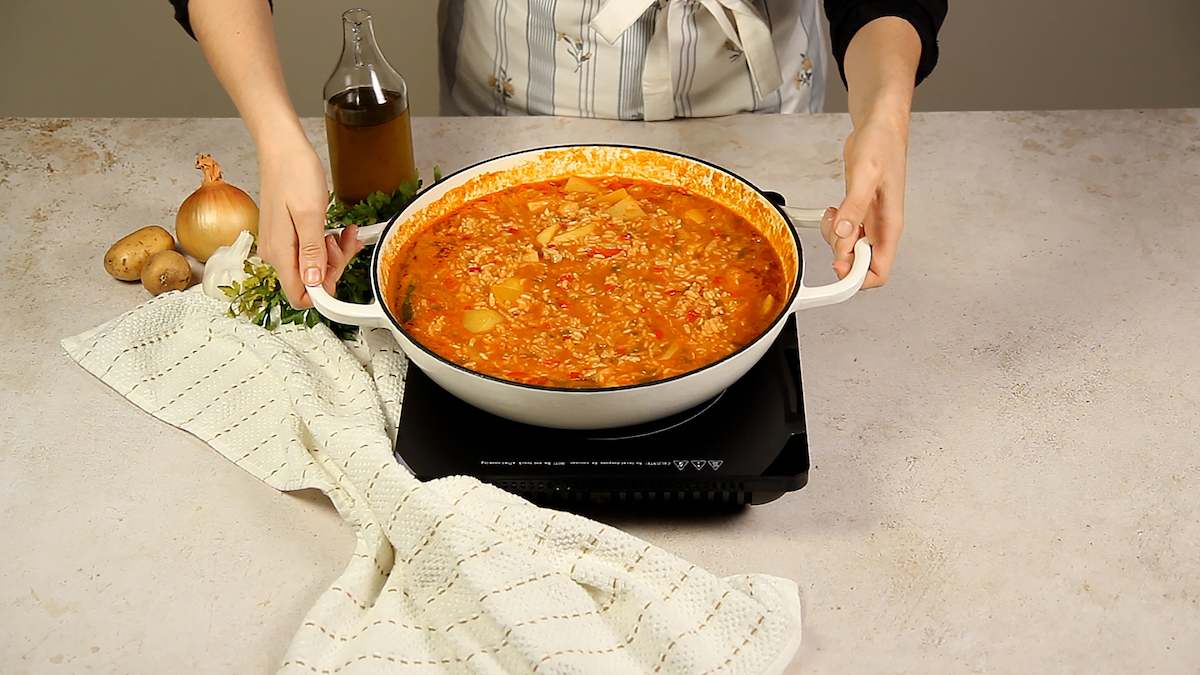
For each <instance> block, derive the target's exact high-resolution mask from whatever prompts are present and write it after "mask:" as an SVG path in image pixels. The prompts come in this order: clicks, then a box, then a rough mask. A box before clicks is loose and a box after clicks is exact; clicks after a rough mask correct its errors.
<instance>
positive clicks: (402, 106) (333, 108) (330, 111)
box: [325, 9, 417, 204]
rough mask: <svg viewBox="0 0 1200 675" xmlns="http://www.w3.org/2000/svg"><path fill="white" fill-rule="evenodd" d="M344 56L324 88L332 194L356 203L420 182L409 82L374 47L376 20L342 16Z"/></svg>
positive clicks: (356, 12) (362, 13)
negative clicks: (414, 153)
mask: <svg viewBox="0 0 1200 675" xmlns="http://www.w3.org/2000/svg"><path fill="white" fill-rule="evenodd" d="M342 28H343V31H344V34H343V42H342V57H341V59H340V60H339V61H338V65H337V68H335V69H334V71H333V74H332V75H330V76H329V80H328V81H327V82H326V83H325V136H326V140H327V141H328V143H329V169H330V173H331V174H332V175H333V192H334V194H335V195H336V196H337V198H338V199H339V200H341V201H342V202H343V203H345V204H355V203H357V202H360V201H362V200H364V199H366V198H367V196H368V195H370V194H371V193H372V192H376V191H382V192H385V193H388V194H390V193H392V192H394V191H395V190H396V188H398V187H400V185H402V184H404V183H406V182H409V181H413V180H415V179H416V177H417V169H416V165H415V163H414V162H413V147H412V126H411V123H410V121H409V111H408V91H407V87H406V86H405V84H404V78H402V77H400V74H399V73H397V72H396V70H395V69H394V68H392V66H391V65H390V64H389V63H388V62H387V59H386V58H384V56H383V53H382V52H381V51H380V50H379V46H378V45H377V44H376V42H375V30H374V27H373V26H372V23H371V15H370V14H369V13H368V12H367V11H366V10H362V9H352V10H349V11H347V12H346V13H344V14H342Z"/></svg>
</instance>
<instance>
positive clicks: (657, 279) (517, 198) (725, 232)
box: [386, 177, 786, 388]
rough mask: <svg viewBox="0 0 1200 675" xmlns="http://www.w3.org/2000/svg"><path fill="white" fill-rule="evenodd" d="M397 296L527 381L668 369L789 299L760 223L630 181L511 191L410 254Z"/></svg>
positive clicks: (433, 325) (419, 333)
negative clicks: (756, 227) (755, 224)
mask: <svg viewBox="0 0 1200 675" xmlns="http://www.w3.org/2000/svg"><path fill="white" fill-rule="evenodd" d="M390 264H391V265H392V266H393V267H392V269H391V274H390V275H389V284H390V286H389V288H387V289H386V295H387V302H388V303H389V306H390V307H391V310H392V312H393V313H394V315H395V316H396V317H397V318H399V320H400V322H401V324H402V325H403V326H404V329H405V330H406V331H408V333H409V334H410V335H411V336H412V337H413V338H415V339H416V341H418V342H420V343H421V344H422V345H424V346H425V347H427V348H429V349H430V350H432V351H434V352H436V353H437V354H439V355H440V356H442V357H444V358H446V359H448V360H450V361H453V362H455V363H457V364H459V365H462V366H464V367H466V368H469V369H471V370H474V371H477V372H481V373H486V374H488V375H492V376H495V377H499V378H502V379H506V380H511V381H514V382H520V383H524V384H537V385H545V386H556V387H577V388H603V387H615V386H622V385H629V384H638V383H642V382H649V381H654V380H661V379H665V378H668V377H671V376H673V375H678V374H681V373H685V372H688V371H692V370H695V369H697V368H700V367H702V366H704V365H707V364H709V363H712V362H714V361H717V360H719V359H721V358H723V357H725V356H727V355H729V354H730V353H732V352H734V351H736V350H738V349H740V348H741V347H743V346H744V345H746V344H747V343H749V342H751V341H753V340H754V339H755V338H757V337H758V336H759V335H760V334H761V333H762V331H763V330H765V329H766V327H767V325H768V324H770V323H771V321H772V320H773V319H774V318H775V317H776V315H777V314H778V312H779V310H780V307H781V303H782V302H783V301H784V299H785V298H786V295H785V291H786V282H785V280H784V277H783V269H782V265H781V264H780V261H779V258H778V256H777V254H776V253H775V251H774V249H772V248H771V245H770V244H769V243H768V242H767V240H766V238H764V237H763V236H762V235H761V234H760V233H759V232H758V231H757V230H756V229H755V228H754V227H753V226H751V225H750V223H748V222H746V220H745V219H743V218H741V217H740V216H738V215H737V214H735V213H734V212H733V211H731V210H729V209H728V208H726V207H724V206H722V205H720V204H718V203H716V202H714V201H711V200H709V199H707V198H704V197H701V196H698V195H695V194H692V193H690V192H688V191H686V190H683V189H681V188H676V187H669V186H664V185H658V184H655V183H649V182H644V181H636V180H629V179H625V178H619V177H609V178H587V179H582V178H574V177H573V178H569V179H561V180H555V181H548V182H544V183H532V184H527V185H521V186H517V187H513V188H510V189H507V190H503V191H501V192H497V193H494V194H491V195H488V196H486V197H482V198H480V199H477V200H475V201H472V202H469V203H467V204H465V205H463V206H462V207H461V208H459V209H457V210H455V211H454V212H452V213H450V214H448V215H446V216H444V217H443V218H441V219H439V220H437V221H435V222H433V223H431V224H430V225H429V226H428V227H426V228H425V229H424V230H422V231H421V232H419V233H417V234H416V235H415V236H414V237H412V238H411V239H410V240H409V241H408V242H406V243H405V245H404V246H403V248H401V249H400V251H399V252H398V255H396V256H395V257H394V258H392V260H391V262H390Z"/></svg>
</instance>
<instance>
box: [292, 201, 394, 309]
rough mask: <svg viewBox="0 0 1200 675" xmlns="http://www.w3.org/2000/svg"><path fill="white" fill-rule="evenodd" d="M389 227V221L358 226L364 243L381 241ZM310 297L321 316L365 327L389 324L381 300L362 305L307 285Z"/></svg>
mask: <svg viewBox="0 0 1200 675" xmlns="http://www.w3.org/2000/svg"><path fill="white" fill-rule="evenodd" d="M385 227H387V223H376V224H374V225H366V226H364V227H360V228H358V238H359V240H360V241H362V242H363V243H364V244H374V243H377V242H378V241H379V236H380V235H381V234H382V233H383V229H384V228H385ZM341 231H342V228H337V229H334V230H328V231H327V233H328V234H339V233H341ZM305 290H307V291H308V297H310V298H312V301H313V307H316V308H317V311H318V312H319V313H320V314H321V316H323V317H325V318H326V319H329V320H330V321H336V322H338V323H344V324H347V325H350V326H363V327H365V328H374V327H376V326H387V325H388V319H387V315H385V314H384V313H383V307H381V306H380V305H379V300H378V299H375V300H373V301H371V303H370V304H367V305H360V304H356V303H353V302H345V301H343V300H338V299H337V298H335V297H333V296H332V295H330V294H329V293H328V292H327V291H326V290H325V287H324V286H321V285H319V284H318V285H316V286H307V287H306V288H305Z"/></svg>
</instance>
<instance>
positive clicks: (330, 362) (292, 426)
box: [63, 288, 800, 675]
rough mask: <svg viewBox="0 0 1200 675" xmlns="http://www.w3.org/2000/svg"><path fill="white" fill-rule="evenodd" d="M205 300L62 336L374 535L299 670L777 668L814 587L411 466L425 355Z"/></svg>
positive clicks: (311, 616) (299, 638) (292, 669)
mask: <svg viewBox="0 0 1200 675" xmlns="http://www.w3.org/2000/svg"><path fill="white" fill-rule="evenodd" d="M225 309H226V305H225V304H224V303H223V302H221V301H219V300H215V299H212V298H209V297H207V296H205V295H204V294H203V293H202V292H201V291H200V289H199V288H193V289H191V290H189V291H184V292H176V293H169V294H166V295H162V296H159V297H157V298H155V299H153V300H151V301H149V302H147V303H146V304H144V305H142V306H140V307H138V308H136V309H134V310H132V311H130V312H127V313H126V314H124V315H122V316H120V317H118V318H116V319H113V320H112V321H110V322H108V323H105V324H104V325H102V326H100V327H98V328H95V329H93V330H90V331H88V332H86V333H83V334H82V335H79V336H76V337H74V338H69V339H67V340H64V341H63V346H64V348H65V349H66V350H67V353H69V354H70V355H71V357H72V358H74V359H75V360H76V361H77V362H78V363H79V364H80V365H81V366H83V367H84V368H85V369H87V370H88V371H89V372H91V373H93V374H94V375H95V376H96V377H98V378H99V379H100V380H102V381H103V382H105V383H106V384H108V385H109V386H111V387H112V388H113V389H115V390H116V391H118V392H119V393H120V394H122V395H123V396H125V397H126V398H128V399H129V400H130V401H132V402H133V403H134V404H135V405H137V406H138V407H140V408H142V409H143V410H145V411H147V412H149V413H150V414H151V415H154V416H155V417H157V418H158V419H160V420H162V421H164V422H167V423H168V424H171V425H174V426H176V427H179V428H181V429H184V430H186V431H188V432H191V433H192V434H194V435H196V436H198V437H199V438H201V439H203V440H204V441H205V442H207V443H208V444H209V445H211V446H212V447H213V448H214V449H215V450H216V451H217V452H219V453H221V454H222V455H224V456H225V457H227V458H228V459H230V460H231V461H233V462H234V463H236V464H237V465H238V466H240V467H242V468H243V469H245V470H246V471H249V472H250V473H252V474H253V475H255V476H257V477H258V478H260V479H261V480H263V481H264V482H266V483H267V484H268V485H270V486H272V487H274V488H276V489H279V490H297V489H301V488H317V489H320V490H321V491H323V492H324V493H325V494H326V495H328V496H329V498H330V499H331V500H332V501H333V503H334V505H335V506H336V507H337V510H338V512H339V513H341V515H342V517H343V518H345V520H346V522H348V523H349V524H350V525H351V526H352V527H353V528H354V531H355V533H356V535H357V545H356V547H355V551H354V555H353V557H352V559H351V560H350V562H349V564H348V565H347V567H346V570H345V571H344V572H343V573H342V575H341V576H340V577H338V579H337V580H336V581H335V582H334V584H333V585H332V586H330V587H329V589H328V590H326V591H325V592H324V593H322V594H321V596H320V598H319V599H318V600H317V603H316V605H315V606H314V607H313V608H312V609H311V610H310V611H309V613H308V616H306V617H305V619H304V622H303V623H302V624H301V626H300V628H299V629H298V630H297V632H296V635H295V637H294V638H293V640H292V644H291V646H290V647H289V649H288V651H287V654H286V656H285V659H284V662H283V664H282V665H281V666H280V672H283V673H346V674H348V675H349V674H353V673H366V672H380V671H389V672H390V671H401V672H422V673H424V672H430V673H433V672H476V673H531V672H534V673H605V674H608V673H659V672H661V673H688V674H693V675H694V674H697V673H722V672H729V673H778V672H782V671H783V669H784V668H785V667H786V666H787V664H788V662H789V661H790V660H791V658H792V656H793V654H794V653H795V651H796V649H797V647H798V646H799V643H800V604H799V599H798V592H797V588H796V585H795V584H794V583H793V582H791V581H787V580H784V579H779V578H775V577H768V576H762V575H745V576H733V577H725V578H718V577H716V576H713V575H712V574H709V573H708V572H706V571H704V570H702V569H699V568H697V567H696V566H694V565H691V564H688V563H687V562H686V561H684V560H681V559H679V558H677V557H675V556H674V555H671V554H670V553H667V552H666V551H663V550H661V549H659V548H656V547H655V546H653V545H652V544H647V543H646V542H643V541H640V540H638V539H636V538H634V537H632V536H629V535H627V534H625V533H623V532H621V531H619V530H617V529H614V528H612V527H609V526H606V525H602V524H599V523H596V522H593V521H591V520H588V519H586V518H582V517H579V516H575V515H571V514H568V513H562V512H558V511H553V510H550V509H544V508H539V507H537V506H534V505H532V504H530V503H529V502H527V501H525V500H523V499H521V498H519V497H516V496H514V495H511V494H508V493H506V492H504V491H502V490H500V489H498V488H495V487H492V486H490V485H488V484H485V483H481V482H479V481H477V480H475V479H473V478H467V477H451V478H443V479H440V480H433V481H428V482H421V481H418V480H417V479H416V478H414V477H413V476H412V474H410V473H409V472H408V471H407V470H406V469H405V468H404V467H403V465H401V464H399V463H397V462H396V461H395V459H394V458H393V456H392V439H393V438H394V436H395V425H396V420H397V418H398V416H399V410H400V405H401V402H402V398H403V374H404V369H405V367H406V365H407V362H406V361H405V359H404V356H403V354H402V353H401V352H400V351H399V350H397V348H396V345H395V343H394V342H393V341H392V338H391V337H390V335H389V334H388V332H387V331H386V330H383V329H375V330H373V331H370V332H365V333H364V334H362V335H361V337H360V338H359V339H357V340H355V341H353V342H342V341H341V340H339V339H338V338H337V337H336V336H335V335H334V334H333V333H332V332H330V331H329V330H328V329H327V328H326V327H324V326H317V327H315V328H312V329H305V328H302V327H295V326H287V327H282V328H280V329H279V330H277V331H275V332H268V331H266V330H263V329H261V328H259V327H257V326H254V325H252V324H250V323H249V322H247V321H245V320H243V319H234V318H230V317H228V316H226V315H225V313H224V311H225Z"/></svg>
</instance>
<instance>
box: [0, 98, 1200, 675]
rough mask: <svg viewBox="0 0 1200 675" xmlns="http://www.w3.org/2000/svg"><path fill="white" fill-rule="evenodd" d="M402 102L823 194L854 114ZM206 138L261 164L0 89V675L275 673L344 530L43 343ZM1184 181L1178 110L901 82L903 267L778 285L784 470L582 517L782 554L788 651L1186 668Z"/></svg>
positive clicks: (456, 152) (707, 560)
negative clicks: (794, 393)
mask: <svg viewBox="0 0 1200 675" xmlns="http://www.w3.org/2000/svg"><path fill="white" fill-rule="evenodd" d="M306 125H307V129H308V131H309V134H310V136H311V137H312V138H313V139H314V140H315V141H317V142H318V144H319V145H320V146H322V148H323V146H324V138H323V131H322V128H321V126H320V120H308V121H306ZM414 131H415V136H416V146H417V156H418V164H419V165H420V166H421V167H422V169H423V170H425V171H426V172H427V171H428V169H429V168H430V167H431V166H432V165H433V164H434V163H437V164H439V165H440V166H441V167H442V168H444V169H447V170H449V169H454V168H457V167H459V166H462V165H464V164H466V163H468V162H473V161H477V160H480V159H484V158H486V157H488V156H491V155H494V154H499V153H501V152H505V151H509V150H514V149H518V148H525V147H532V146H537V145H543V144H550V143H562V142H583V141H609V142H613V141H620V142H633V143H639V144H648V145H654V146H659V147H665V148H670V149H674V150H680V151H683V152H687V153H690V154H694V155H697V156H700V157H702V158H705V159H707V160H710V161H713V162H716V163H719V164H722V165H725V166H727V167H729V168H731V169H732V170H734V171H736V172H738V173H741V174H742V175H744V176H745V177H747V178H748V179H750V180H751V181H754V182H756V183H757V184H759V185H760V186H762V187H764V188H770V189H774V190H778V191H780V192H783V193H784V194H786V195H787V196H788V197H789V198H790V200H791V201H792V202H793V203H797V204H804V205H826V204H829V203H836V202H837V200H838V199H839V198H840V196H841V191H840V189H841V184H842V175H841V162H840V157H841V141H842V139H843V138H844V135H845V134H846V133H847V131H848V120H847V118H846V117H844V116H840V115H818V116H791V117H770V116H750V117H735V118H725V119H715V120H694V121H687V122H673V123H659V124H638V123H612V122H602V121H587V120H567V119H552V118H521V119H417V120H415V121H414ZM196 152H211V153H213V154H214V155H215V156H216V157H217V158H218V159H219V160H220V161H221V163H222V164H223V165H224V167H225V175H226V177H227V178H228V179H230V180H231V181H232V182H234V183H235V184H238V185H241V186H243V187H245V188H247V189H248V190H250V191H251V192H252V193H254V192H255V190H254V188H255V187H256V184H257V177H256V174H255V161H254V150H253V147H252V146H251V144H250V143H249V141H248V138H247V135H246V133H245V132H244V130H243V128H242V126H241V123H240V122H239V121H237V120H208V119H191V120H161V119H157V120H111V119H98V120H62V121H54V120H21V119H7V120H0V226H2V229H0V260H2V261H3V262H2V272H0V302H2V303H3V312H2V314H0V331H2V333H0V334H2V335H3V340H0V429H2V430H3V431H2V432H0V542H2V543H0V551H2V552H3V553H2V554H0V634H2V635H3V637H2V638H0V671H3V672H5V673H10V674H16V673H26V672H28V673H57V672H64V673H66V672H71V673H74V672H122V673H135V672H136V673H160V672H265V671H269V670H272V669H273V668H274V667H275V666H276V665H277V664H278V663H279V662H280V660H281V657H282V655H283V652H284V649H285V647H286V646H287V644H288V641H289V639H290V637H291V635H292V633H293V632H294V631H295V629H296V627H297V625H298V623H299V621H300V619H301V616H302V615H303V613H304V612H305V611H306V610H307V609H308V608H309V606H310V605H311V603H312V602H313V600H314V599H315V598H316V596H317V594H318V593H319V592H320V591H321V590H322V589H324V588H325V587H326V586H327V585H328V583H329V582H330V580H331V579H332V578H333V577H334V576H335V575H336V574H337V572H338V571H339V570H340V568H341V566H342V565H343V564H344V563H345V561H346V560H347V558H348V556H349V554H350V552H351V549H352V538H351V533H350V530H349V529H348V528H347V527H344V526H343V525H342V523H341V521H340V519H339V518H338V516H337V515H336V513H335V512H334V511H333V509H332V508H331V507H330V506H328V505H327V503H326V502H325V501H324V498H323V497H322V496H321V495H319V494H303V495H285V494H279V493H276V492H275V491H274V490H272V489H271V488H269V487H267V486H266V485H263V484H261V483H259V482H258V481H257V480H256V479H254V478H252V477H250V476H249V475H248V474H246V473H243V472H242V471H241V470H240V469H238V468H237V467H236V466H234V465H233V464H231V463H229V462H228V461H226V460H225V459H223V458H221V457H220V456H218V455H217V454H216V453H215V452H213V451H211V450H210V449H208V448H207V447H206V446H205V445H204V444H202V443H201V442H200V441H198V440H197V439H195V438H193V437H191V436H189V435H187V434H185V433H183V432H180V431H178V430H175V429H173V428H171V427H168V426H166V425H164V424H162V423H160V422H158V421H156V420H154V419H152V418H151V417H149V416H148V415H146V414H144V413H142V412H141V411H139V410H137V409H136V408H134V407H133V406H132V405H130V404H128V403H127V402H125V401H124V400H123V399H121V398H120V397H119V396H117V395H116V394H115V393H113V392H112V391H110V390H109V389H107V388H106V387H105V386H104V385H102V384H100V383H99V382H97V381H96V380H94V379H93V378H92V377H91V376H89V375H88V374H86V373H85V372H84V371H83V370H82V369H80V368H78V367H76V366H75V365H74V364H73V363H71V362H70V361H69V360H68V359H67V357H66V355H65V354H64V353H63V352H62V350H61V349H60V348H59V346H58V341H59V340H60V339H61V338H63V337H65V336H67V335H72V334H75V333H77V332H80V331H82V330H84V329H87V328H91V327H92V326H94V325H96V324H98V323H101V322H103V321H105V320H107V319H109V318H111V317H113V316H115V315H116V314H119V313H120V312H123V311H125V310H127V309H129V308H130V307H132V306H134V305H135V304H137V303H139V302H141V301H142V300H144V299H145V297H146V295H145V291H143V289H142V288H141V287H140V286H139V285H136V284H131V285H127V284H122V283H120V282H116V281H113V280H112V279H110V278H109V277H108V276H107V275H106V274H105V272H104V270H103V268H102V266H101V257H102V256H103V253H104V251H105V249H106V248H107V247H108V245H109V244H110V243H111V242H112V241H114V240H115V239H116V238H118V237H119V236H120V235H123V234H125V233H126V232H128V231H131V230H133V229H136V228H138V227H141V226H143V225H147V224H151V223H160V224H164V225H166V226H168V228H169V227H170V226H171V225H172V223H173V222H174V210H175V207H176V206H177V205H178V204H179V202H180V201H181V200H182V199H183V198H184V197H185V196H186V195H187V194H188V193H190V192H191V190H192V189H194V187H195V186H196V185H197V184H198V175H197V172H196V171H195V169H194V168H192V162H193V158H194V155H195V153H196ZM1198 206H1200V111H1196V110H1193V111H1148V112H1138V111H1108V112H1058V113H1025V112H1017V113H941V114H919V115H917V116H916V117H915V119H914V121H913V127H912V139H911V157H910V166H909V187H908V225H907V231H906V232H905V236H904V241H903V245H902V249H901V253H900V258H899V261H898V263H897V265H896V268H895V272H894V279H893V281H892V283H890V284H889V285H888V286H887V287H886V288H884V289H881V290H877V291H871V292H868V293H864V294H861V295H860V296H859V297H857V298H855V299H854V300H852V301H851V302H849V303H846V304H843V305H839V306H836V307H830V308H824V309H819V310H812V311H809V312H806V313H804V314H803V315H802V317H801V318H802V323H801V346H802V352H803V358H804V369H805V370H804V380H805V388H806V400H807V407H808V413H809V433H810V443H811V446H812V459H813V464H814V466H813V470H812V473H811V476H810V483H809V485H808V487H806V488H804V489H803V490H802V491H800V492H798V493H794V494H791V495H787V496H785V497H784V498H783V499H781V500H779V501H777V502H774V503H771V504H768V505H765V506H761V507H754V508H750V509H748V510H746V511H744V512H743V513H740V514H738V515H733V516H722V517H679V516H673V517H670V518H656V517H653V516H652V515H645V514H644V515H642V516H640V517H631V516H616V515H614V516H611V517H607V518H606V519H607V520H609V521H610V522H612V523H614V524H617V525H619V526H621V527H623V528H625V529H627V530H628V531H630V532H632V533H634V534H636V535H638V536H641V537H644V538H645V539H647V540H649V541H650V542H653V543H655V544H658V545H660V546H662V547H664V548H666V549H668V550H670V551H673V552H675V553H677V554H679V555H681V556H683V557H685V558H688V559H690V560H692V561H693V562H696V563H698V564H700V565H703V566H705V567H707V568H709V569H710V570H712V571H714V572H717V573H723V574H733V573H740V572H749V571H756V572H765V573H770V574H776V575H780V576H784V577H789V578H792V579H795V580H796V581H797V582H798V583H799V584H800V588H801V591H802V594H803V603H804V611H805V636H804V643H803V646H802V647H801V652H800V655H799V656H798V658H797V660H796V662H795V664H794V665H793V668H794V669H795V670H796V671H797V672H800V671H804V672H811V673H848V672H895V673H901V672H1037V671H1043V672H1044V671H1055V672H1095V671H1108V672H1117V671H1127V672H1164V673H1166V672H1181V673H1182V672H1195V669H1196V668H1197V665H1198V664H1200V643H1198V642H1197V641H1196V640H1195V637H1196V635H1197V634H1200V555H1198V553H1200V275H1198V274H1197V272H1196V269H1197V261H1198V260H1200V230H1198V229H1197V217H1196V213H1197V207H1198ZM811 234H812V233H809V235H808V238H809V241H808V242H807V247H808V248H809V249H810V251H809V254H810V258H809V260H810V264H811V265H812V268H811V271H810V273H809V275H810V278H812V279H813V280H817V279H821V278H827V275H828V274H829V272H828V266H827V265H828V260H829V255H828V252H827V251H825V250H822V247H823V244H821V242H819V241H814V237H812V236H811ZM1189 636H1190V637H1189Z"/></svg>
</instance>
